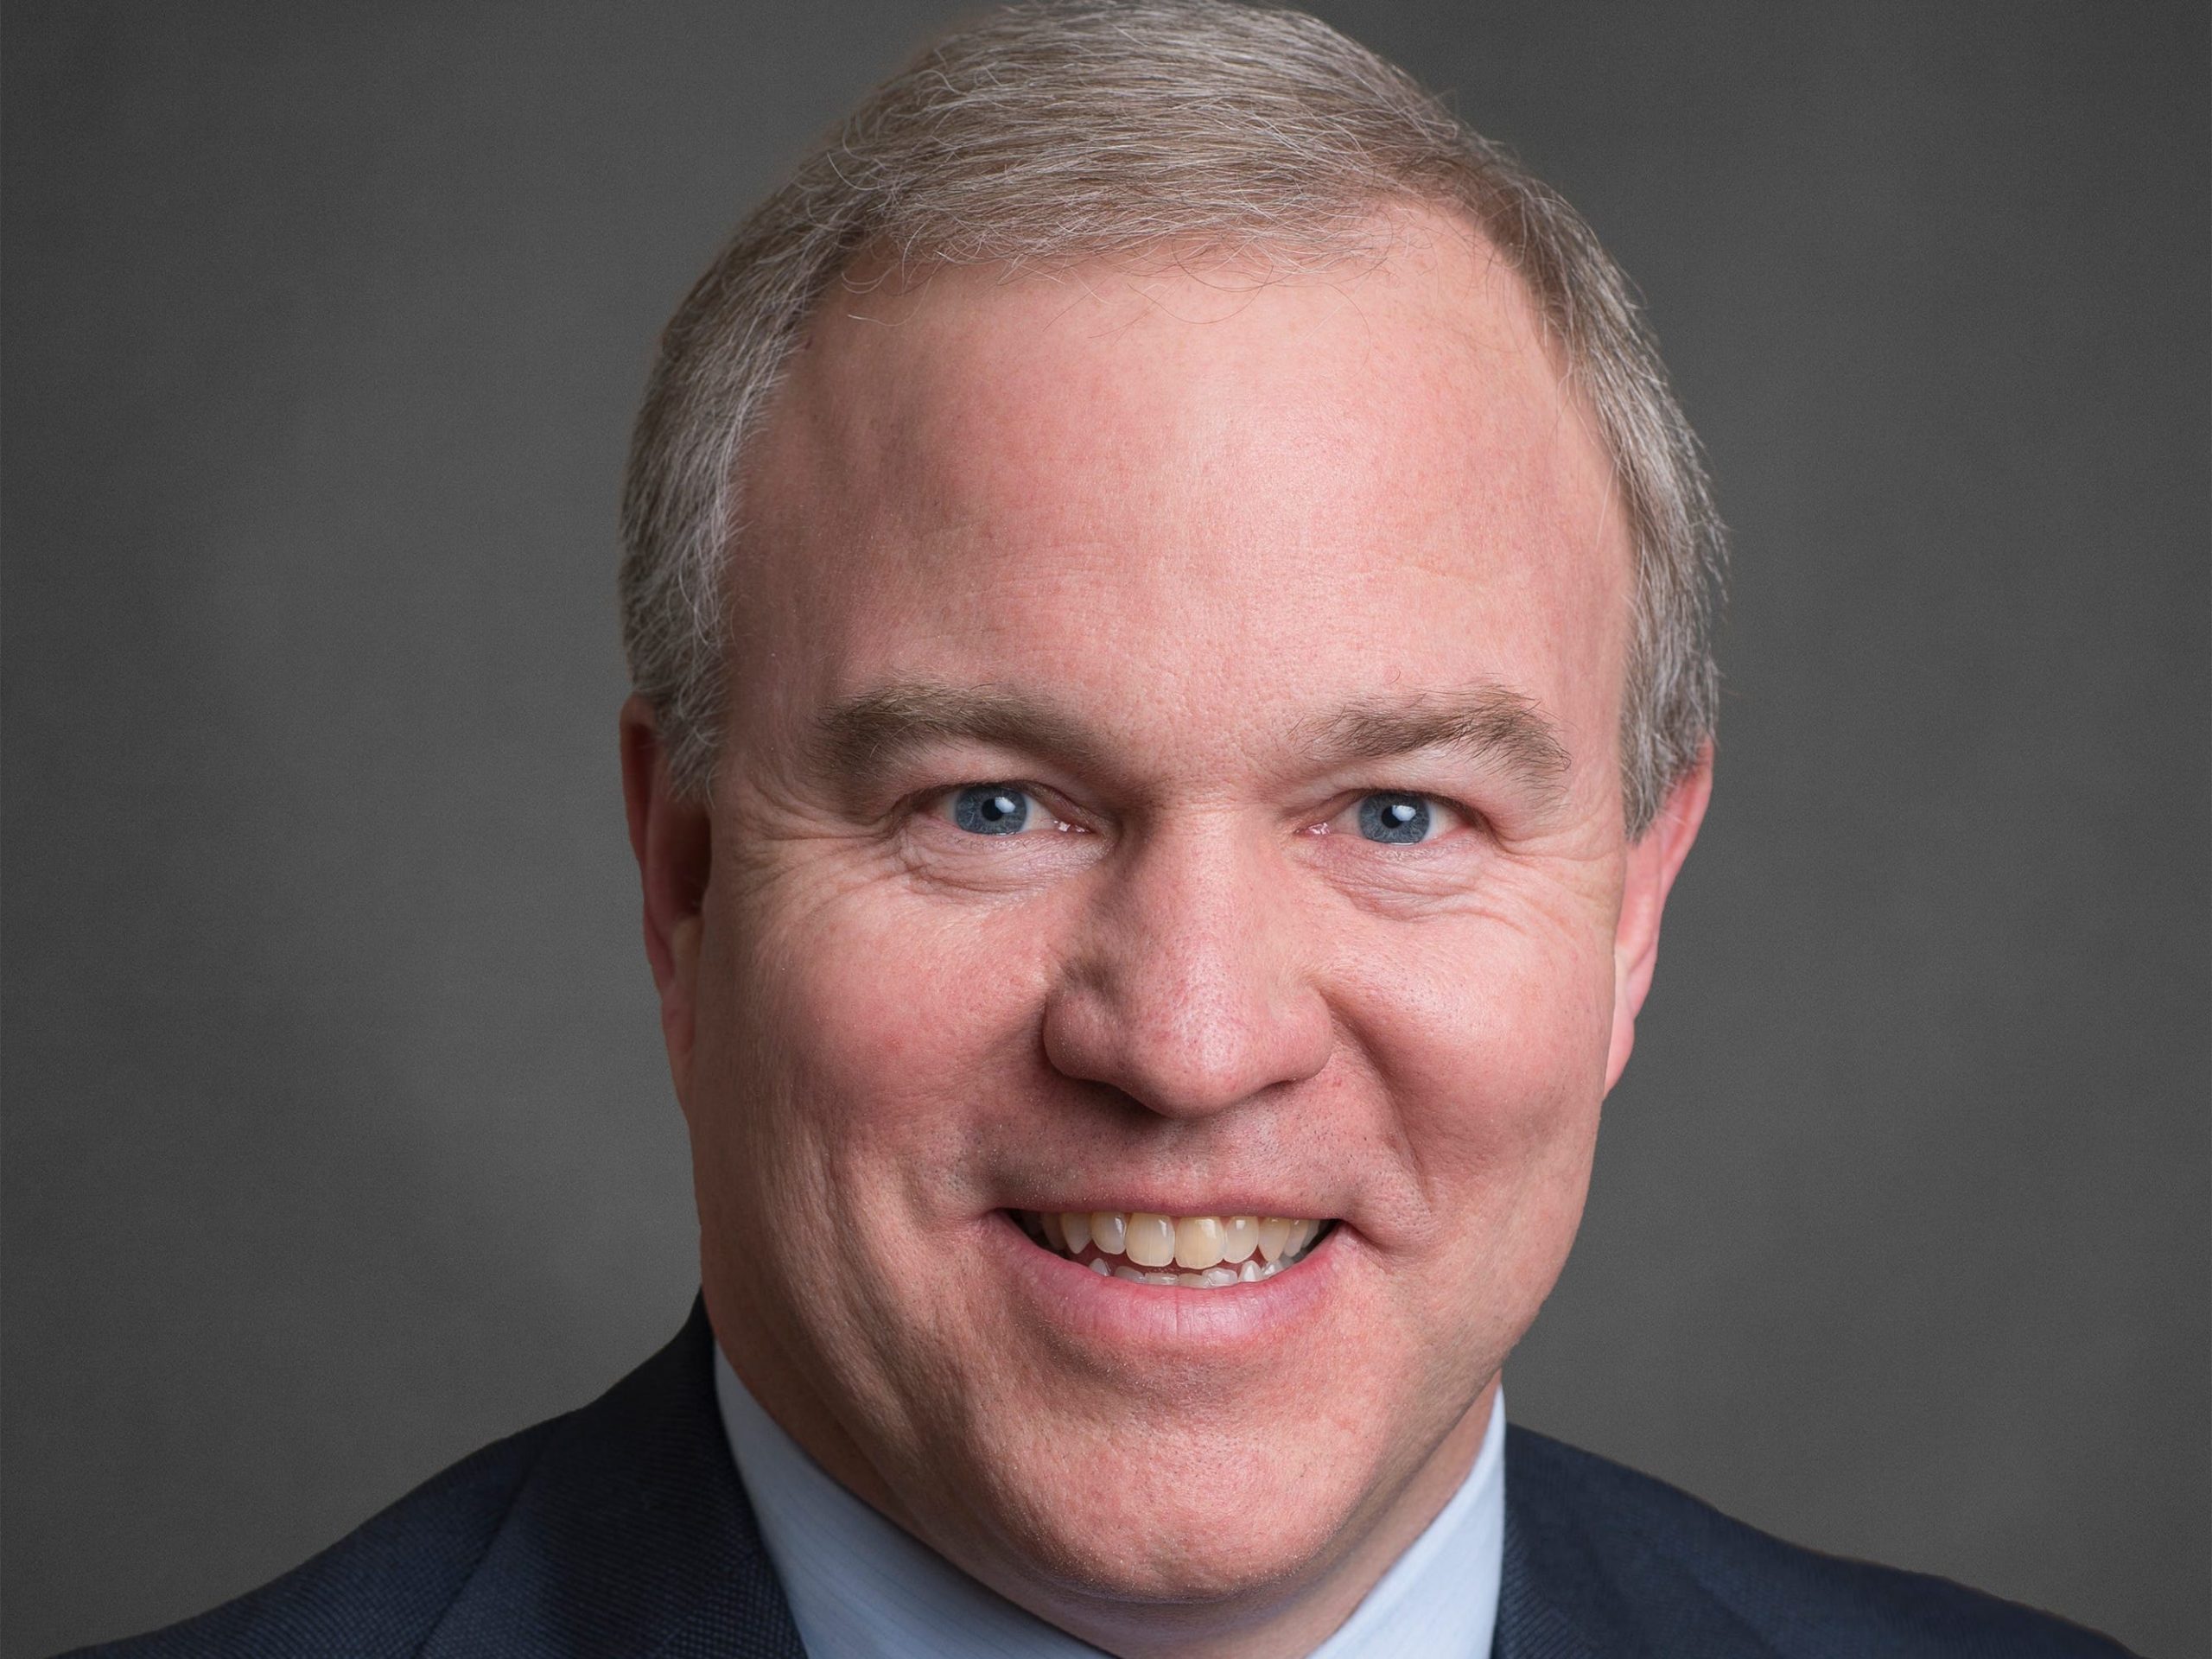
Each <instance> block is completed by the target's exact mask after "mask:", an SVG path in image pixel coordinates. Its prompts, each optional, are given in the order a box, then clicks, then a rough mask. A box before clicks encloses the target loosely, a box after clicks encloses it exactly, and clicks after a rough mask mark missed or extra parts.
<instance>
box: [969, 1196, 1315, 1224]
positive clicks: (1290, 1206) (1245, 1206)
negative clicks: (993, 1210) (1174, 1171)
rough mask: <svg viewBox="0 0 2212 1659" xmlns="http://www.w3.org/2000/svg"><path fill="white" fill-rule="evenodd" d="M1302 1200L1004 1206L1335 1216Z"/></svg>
mask: <svg viewBox="0 0 2212 1659" xmlns="http://www.w3.org/2000/svg"><path fill="white" fill-rule="evenodd" d="M1303 1204H1304V1201H1303V1200H1300V1199H1291V1200H1287V1201H1286V1200H1282V1199H1277V1198H1267V1199H1261V1200H1257V1201H1249V1202H1248V1201H1244V1200H1242V1199H1240V1200H1238V1201H1237V1202H1235V1203H1231V1204H1220V1203H1217V1202H1216V1201H1214V1200H1212V1199H1211V1198H1207V1199H1201V1200H1199V1201H1198V1202H1196V1203H1192V1202H1189V1201H1187V1200H1177V1199H1169V1198H1141V1199H1138V1200H1135V1201H1134V1202H1126V1203H1125V1202H1122V1201H1119V1200H1112V1201H1106V1202H1101V1201H1100V1200H1098V1199H1096V1198H1082V1199H1072V1200H1071V1199H1056V1200H1054V1201H1052V1202H1051V1203H1046V1204H1014V1205H1007V1206H1006V1207H1007V1209H1009V1210H1016V1211H1023V1210H1026V1211H1031V1212H1033V1213H1040V1214H1041V1213H1045V1212H1047V1211H1049V1212H1051V1213H1052V1214H1056V1215H1070V1214H1076V1213H1082V1214H1087V1215H1096V1214H1100V1213H1103V1212H1109V1211H1111V1212H1117V1213H1119V1214H1122V1215H1125V1216H1126V1215H1131V1214H1135V1213H1136V1212H1139V1211H1142V1212H1143V1213H1145V1214H1147V1215H1154V1216H1286V1217H1289V1218H1290V1219H1292V1220H1294V1221H1298V1220H1306V1221H1330V1220H1334V1219H1335V1218H1336V1216H1335V1212H1334V1211H1330V1210H1326V1209H1319V1210H1317V1209H1313V1208H1310V1207H1301V1206H1302V1205H1303Z"/></svg>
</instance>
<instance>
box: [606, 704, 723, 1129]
mask: <svg viewBox="0 0 2212 1659" xmlns="http://www.w3.org/2000/svg"><path fill="white" fill-rule="evenodd" d="M621 733H622V797H623V801H624V804H626V807H627V808H628V810H629V817H630V850H631V851H632V853H633V854H635V855H637V860H638V877H639V881H640V882H641V883H642V884H643V886H644V888H645V960H646V961H647V962H649V963H652V970H653V985H654V987H655V988H657V989H658V991H659V992H660V1029H661V1038H662V1040H663V1041H664V1042H665V1043H666V1044H667V1046H668V1065H669V1071H670V1072H671V1074H672V1075H673V1077H675V1080H676V1097H677V1100H678V1101H679V1102H684V1101H688V1099H689V1096H690V1074H691V1043H692V1037H693V1033H695V1031H696V1014H697V1008H698V1001H697V992H698V982H699V935H700V927H701V923H700V918H699V909H700V906H701V904H702V902H703V901H704V899H705V898H706V893H707V877H708V874H709V866H710V864H711V861H712V859H713V855H714V835H713V823H712V820H711V819H710V818H709V816H708V812H707V809H706V807H705V806H704V805H703V804H702V803H700V802H697V801H693V800H689V799H686V798H683V797H681V796H679V795H677V792H676V791H675V790H674V788H673V787H672V786H671V784H670V780H669V771H668V751H667V747H666V746H665V745H664V744H663V743H662V741H661V736H660V725H659V722H658V720H656V719H655V717H654V715H653V711H652V705H650V704H649V703H647V702H645V699H644V698H643V697H639V696H632V697H631V698H630V699H629V701H628V702H625V703H624V704H623V705H622V715H621Z"/></svg>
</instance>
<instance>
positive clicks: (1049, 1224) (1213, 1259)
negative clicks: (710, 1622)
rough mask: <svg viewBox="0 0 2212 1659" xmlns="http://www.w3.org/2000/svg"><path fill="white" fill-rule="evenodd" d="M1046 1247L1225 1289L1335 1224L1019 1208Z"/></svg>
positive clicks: (1127, 1274)
mask: <svg viewBox="0 0 2212 1659" xmlns="http://www.w3.org/2000/svg"><path fill="white" fill-rule="evenodd" d="M1007 1213H1008V1214H1010V1215H1011V1216H1012V1217H1014V1221H1015V1222H1016V1223H1017V1224H1019V1225H1020V1228H1021V1230H1022V1231H1023V1232H1025V1233H1027V1234H1028V1236H1029V1237H1030V1239H1031V1240H1032V1242H1033V1243H1036V1244H1037V1245H1038V1246H1039V1248H1041V1249H1047V1250H1050V1251H1052V1253H1053V1254H1054V1255H1058V1256H1062V1257H1065V1259H1066V1260H1068V1261H1071V1262H1081V1263H1082V1264H1083V1265H1084V1266H1085V1267H1087V1268H1090V1270H1091V1272H1093V1273H1095V1274H1098V1275H1099V1276H1100V1277H1101V1278H1109V1277H1110V1278H1115V1279H1126V1280H1128V1281H1129V1282H1130V1283H1132V1284H1145V1285H1174V1286H1179V1287H1181V1288H1182V1289H1185V1290H1221V1289H1225V1288H1227V1287H1229V1286H1230V1285H1238V1284H1244V1285H1250V1284H1257V1283H1258V1282H1259V1281H1261V1280H1262V1279H1272V1278H1274V1276H1275V1274H1279V1273H1281V1272H1282V1271H1283V1270H1284V1269H1285V1268H1291V1267H1295V1266H1296V1265H1297V1264H1298V1263H1299V1262H1302V1261H1304V1260H1305V1259H1306V1256H1307V1255H1311V1254H1312V1253H1313V1248H1314V1246H1315V1245H1317V1244H1319V1243H1320V1242H1321V1240H1322V1239H1323V1238H1325V1237H1326V1236H1327V1235H1328V1234H1329V1232H1330V1230H1331V1229H1332V1227H1333V1226H1334V1224H1333V1223H1332V1222H1330V1221H1326V1220H1322V1221H1313V1220H1308V1219H1305V1218H1302V1217H1291V1216H1163V1215H1159V1214H1156V1213H1154V1211H1148V1210H1134V1211H1123V1210H1092V1211H1082V1210H1065V1211H1056V1210H1014V1211H1008V1212H1007Z"/></svg>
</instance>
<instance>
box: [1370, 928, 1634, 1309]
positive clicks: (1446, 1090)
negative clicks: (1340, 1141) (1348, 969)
mask: <svg viewBox="0 0 2212 1659" xmlns="http://www.w3.org/2000/svg"><path fill="white" fill-rule="evenodd" d="M1612 1001H1613V976H1612V957H1611V949H1610V939H1609V938H1606V937H1605V935H1604V934H1603V932H1602V931H1601V930H1600V929H1599V928H1598V926H1597V925H1596V923H1595V920H1594V919H1593V918H1589V917H1583V916H1580V915H1579V914H1578V915H1573V916H1567V915H1560V916H1546V915H1543V914H1541V912H1537V913H1533V914H1532V913H1530V912H1522V913H1521V914H1520V915H1518V916H1516V917H1515V918H1512V919H1507V918H1504V917H1502V916H1499V915H1488V916H1484V917H1480V918H1465V919H1463V920H1460V921H1457V922H1454V923H1453V924H1452V925H1448V926H1446V927H1443V928H1440V929H1439V930H1437V931H1435V932H1434V933H1433V935H1432V936H1431V937H1428V938H1423V939H1420V940H1418V941H1415V942H1414V944H1413V945H1412V946H1411V947H1410V948H1404V949H1401V950H1397V951H1395V952H1393V953H1390V954H1389V955H1380V954H1377V955H1373V956H1370V957H1366V958H1364V959H1363V963H1362V965H1361V967H1360V969H1359V971H1358V973H1357V976H1354V977H1353V979H1352V981H1351V984H1350V985H1349V986H1348V988H1347V989H1346V991H1345V993H1344V996H1343V999H1342V1004H1341V1005H1342V1006H1343V1007H1344V1008H1345V1009H1346V1010H1347V1011H1348V1013H1349V1014H1350V1015H1351V1020H1352V1023H1353V1024H1354V1026H1355V1030H1356V1038H1357V1044H1358V1052H1359V1053H1360V1055H1361V1057H1362V1058H1363V1061H1364V1063H1365V1064H1367V1065H1370V1066H1372V1067H1373V1068H1374V1069H1375V1071H1376V1087H1377V1090H1378V1092H1379V1093H1380V1094H1381V1096H1383V1098H1386V1099H1388V1100H1389V1102H1390V1103H1391V1105H1392V1115H1393V1117H1394V1120H1395V1131H1396V1133H1397V1135H1399V1136H1400V1137H1402V1142H1403V1147H1402V1167H1403V1168H1404V1170H1405V1172H1406V1179H1407V1180H1408V1191H1407V1192H1405V1193H1404V1194H1402V1205H1401V1206H1400V1209H1399V1211H1398V1213H1399V1215H1400V1216H1401V1217H1402V1235H1401V1236H1399V1237H1398V1238H1396V1239H1393V1238H1390V1237H1388V1236H1385V1237H1381V1238H1378V1240H1377V1243H1380V1244H1382V1245H1383V1246H1384V1247H1385V1248H1386V1249H1387V1248H1390V1247H1392V1246H1393V1245H1394V1244H1395V1245H1399V1246H1402V1247H1403V1248H1405V1249H1408V1250H1411V1251H1413V1252H1414V1253H1416V1254H1427V1253H1429V1252H1432V1251H1433V1252H1437V1253H1444V1252H1455V1253H1457V1254H1458V1255H1459V1257H1460V1259H1462V1260H1463V1261H1465V1260H1466V1259H1467V1258H1468V1257H1469V1255H1470V1254H1472V1255H1479V1256H1480V1257H1481V1258H1482V1259H1484V1260H1487V1261H1490V1262H1499V1261H1501V1260H1502V1259H1505V1258H1516V1259H1517V1258H1519V1257H1521V1256H1522V1255H1524V1254H1526V1255H1528V1256H1529V1259H1530V1267H1531V1268H1533V1267H1534V1265H1535V1262H1537V1261H1539V1260H1541V1258H1543V1257H1546V1256H1549V1255H1558V1256H1560V1257H1561V1258H1563V1256H1564V1252H1565V1248H1566V1244H1567V1242H1568V1241H1569V1240H1571V1238H1572V1236H1573V1227H1574V1224H1575V1221H1576V1220H1577V1218H1578V1217H1580V1206H1581V1195H1582V1192H1583V1188H1584V1185H1586V1180H1587V1177H1588V1172H1589V1166H1590V1160H1591V1156H1592V1149H1593V1146H1594V1141H1595V1137H1596V1133H1597V1124H1598V1109H1599V1103H1600V1102H1601V1101H1602V1100H1603V1098H1604V1093H1605V1061H1606V1054H1607V1050H1608V1044H1609V1040H1610V1036H1611V1014H1612ZM1552 1271H1554V1272H1555V1271H1556V1263H1554V1267H1553V1268H1552Z"/></svg>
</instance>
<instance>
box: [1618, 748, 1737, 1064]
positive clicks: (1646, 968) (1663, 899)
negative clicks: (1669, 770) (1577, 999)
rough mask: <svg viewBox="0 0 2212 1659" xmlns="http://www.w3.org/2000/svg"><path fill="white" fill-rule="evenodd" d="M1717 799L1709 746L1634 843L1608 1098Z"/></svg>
mask: <svg viewBox="0 0 2212 1659" xmlns="http://www.w3.org/2000/svg"><path fill="white" fill-rule="evenodd" d="M1712 799H1713V745H1712V744H1711V743H1709V742H1708V743H1707V745H1706V746H1705V747H1704V749H1703V751H1702V752H1700V754H1699V756H1698V760H1697V764H1696V765H1695V766H1693V767H1692V768H1691V769H1690V770H1689V771H1688V772H1687V773H1685V774H1684V775H1683V777H1682V778H1681V781H1679V782H1678V783H1676V784H1675V787H1674V788H1673V789H1672V790H1671V791H1669V793H1668V796H1667V799H1666V803H1665V804H1663V805H1662V806H1661V808H1660V809H1659V813H1658V816H1657V817H1655V818H1653V819H1652V821H1651V823H1649V825H1648V826H1646V828H1645V829H1644V831H1643V835H1642V836H1639V837H1638V838H1637V840H1636V841H1634V842H1630V846H1629V849H1628V863H1627V868H1626V869H1625V871H1624V873H1623V879H1622V883H1621V912H1620V919H1619V922H1618V925H1617V926H1616V928H1615V931H1614V935H1613V1030H1612V1044H1611V1051H1610V1052H1608V1053H1607V1055H1606V1057H1605V1088H1606V1090H1608V1091H1609V1092H1610V1091H1611V1089H1612V1086H1613V1085H1614V1084H1617V1083H1618V1082H1619V1081H1620V1077H1621V1073H1622V1071H1624V1070H1625V1069H1626V1068H1627V1065H1628V1057H1629V1054H1630V1051H1631V1050H1632V1049H1633V1048H1634V1047H1635V1046H1636V1019H1637V1014H1641V1013H1642V1012H1643V1000H1644V998H1645V997H1646V996H1648V995H1650V992H1651V976H1652V973H1653V970H1654V969H1656V967H1657V966H1658V963H1659V919H1660V916H1661V914H1662V912H1664V911H1665V909H1666V907H1667V895H1668V894H1669V893H1671V892H1672V891H1673V890H1674V886H1675V876H1677V875H1678V874H1681V868H1682V861H1683V860H1684V859H1686V858H1688V856H1689V852H1690V847H1691V844H1692V843H1693V842H1695V841H1696V840H1697V832H1698V830H1699V829H1700V826H1702V825H1703V823H1705V810H1706V808H1707V805H1708V804H1711V802H1712Z"/></svg>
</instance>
